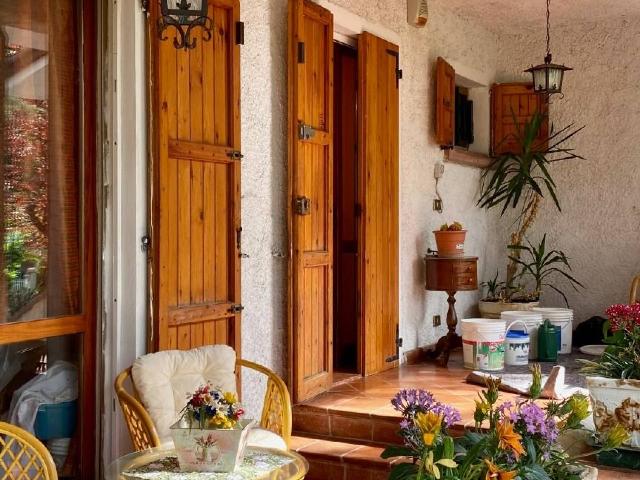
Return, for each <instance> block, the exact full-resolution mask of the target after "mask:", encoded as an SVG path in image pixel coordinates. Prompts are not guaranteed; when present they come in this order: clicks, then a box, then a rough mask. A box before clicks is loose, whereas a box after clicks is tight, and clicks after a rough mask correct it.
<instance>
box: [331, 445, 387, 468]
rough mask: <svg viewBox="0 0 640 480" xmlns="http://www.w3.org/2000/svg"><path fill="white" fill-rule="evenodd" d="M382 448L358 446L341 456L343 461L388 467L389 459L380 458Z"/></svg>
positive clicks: (367, 465)
mask: <svg viewBox="0 0 640 480" xmlns="http://www.w3.org/2000/svg"><path fill="white" fill-rule="evenodd" d="M383 450H384V449H383V448H380V447H368V446H364V447H360V448H358V449H355V450H352V451H351V452H349V453H347V454H346V455H345V456H344V457H343V461H344V462H345V463H351V464H359V465H362V466H366V467H369V468H371V467H374V466H376V465H377V466H378V467H379V468H389V465H390V464H391V461H390V460H386V459H384V458H380V454H381V453H382V451H383Z"/></svg>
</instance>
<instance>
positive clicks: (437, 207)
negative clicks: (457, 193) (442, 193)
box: [433, 198, 442, 213]
mask: <svg viewBox="0 0 640 480" xmlns="http://www.w3.org/2000/svg"><path fill="white" fill-rule="evenodd" d="M433 210H434V211H436V212H438V213H442V200H440V199H439V198H434V199H433Z"/></svg>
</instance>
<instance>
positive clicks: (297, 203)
mask: <svg viewBox="0 0 640 480" xmlns="http://www.w3.org/2000/svg"><path fill="white" fill-rule="evenodd" d="M293 209H294V210H295V212H296V214H298V215H309V213H311V199H310V198H308V197H296V199H295V200H294V201H293Z"/></svg>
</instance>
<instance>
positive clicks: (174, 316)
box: [151, 0, 240, 352]
mask: <svg viewBox="0 0 640 480" xmlns="http://www.w3.org/2000/svg"><path fill="white" fill-rule="evenodd" d="M158 4H159V2H152V12H151V14H152V21H151V25H153V26H155V21H154V20H153V19H154V18H157V16H158V15H159V11H158V10H159V5H158ZM239 11H240V10H239V2H238V1H237V0H213V1H210V2H209V11H208V14H209V17H210V18H212V19H213V27H212V29H211V34H212V38H211V39H209V40H207V39H206V38H205V35H203V32H202V29H200V28H195V29H194V30H193V31H192V35H195V39H196V45H195V48H193V49H186V50H184V49H176V48H175V47H174V44H173V39H174V36H175V30H173V29H171V28H170V29H168V30H166V31H165V32H164V33H165V36H166V37H168V38H166V40H161V39H159V38H158V36H157V35H153V34H152V36H151V39H152V42H153V44H152V45H153V47H154V59H153V60H154V86H155V89H156V91H155V95H156V109H155V112H156V114H155V118H156V132H155V135H156V136H155V139H154V164H153V178H154V184H153V191H152V196H151V203H152V208H153V211H152V231H153V242H152V248H153V252H152V253H153V269H152V278H151V281H152V285H153V287H154V290H153V291H154V293H155V294H154V296H153V298H152V301H153V316H154V318H153V320H154V322H153V326H154V328H153V329H152V333H151V335H152V338H151V342H152V345H151V347H152V349H154V350H156V349H159V350H166V349H185V350H186V349H190V348H194V347H198V346H201V345H209V344H228V345H231V346H232V347H234V348H235V349H236V351H238V352H239V349H240V312H239V310H238V309H237V308H236V306H237V305H238V304H239V303H240V260H239V235H240V159H239V157H238V155H237V153H235V152H239V150H240V111H239V105H240V89H239V73H240V67H239V54H240V49H239V46H238V45H237V44H236V42H235V38H236V32H235V29H236V25H237V24H236V22H237V21H238V20H239Z"/></svg>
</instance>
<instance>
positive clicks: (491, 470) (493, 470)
mask: <svg viewBox="0 0 640 480" xmlns="http://www.w3.org/2000/svg"><path fill="white" fill-rule="evenodd" d="M484 463H485V464H486V465H487V474H486V475H485V477H484V479H485V480H496V479H497V480H513V479H514V478H516V471H515V470H512V471H511V472H507V471H505V470H500V467H498V466H497V465H496V464H495V463H493V462H492V461H491V460H488V459H485V460H484Z"/></svg>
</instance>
